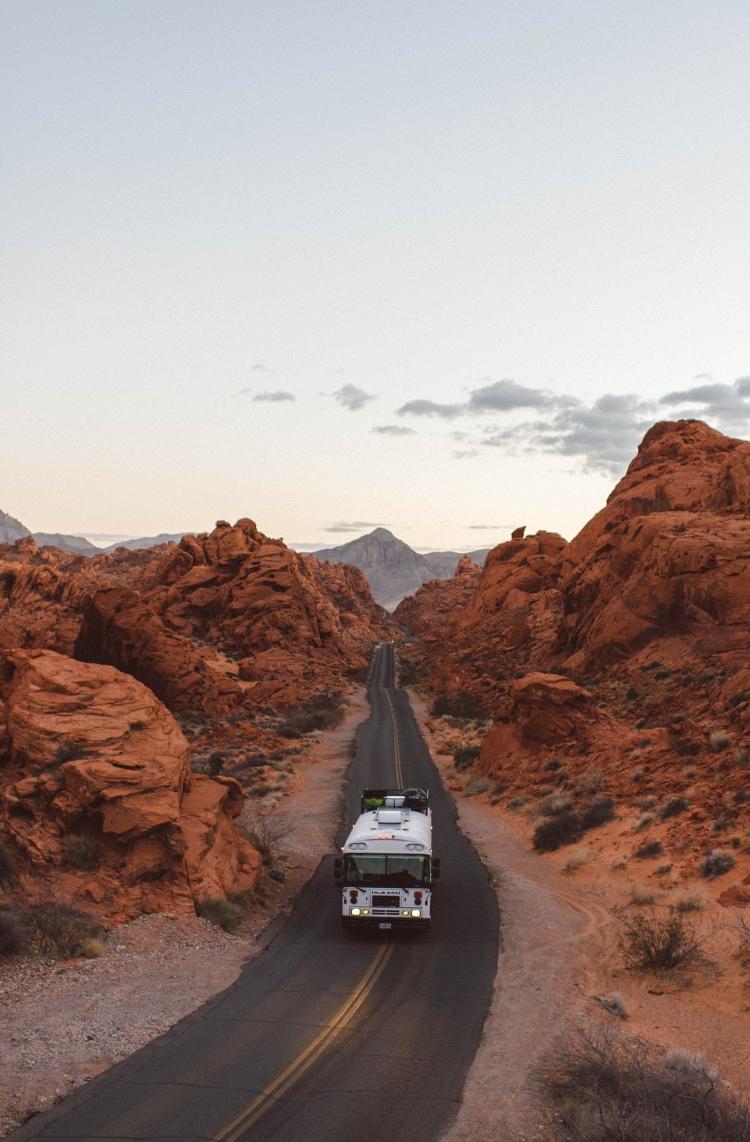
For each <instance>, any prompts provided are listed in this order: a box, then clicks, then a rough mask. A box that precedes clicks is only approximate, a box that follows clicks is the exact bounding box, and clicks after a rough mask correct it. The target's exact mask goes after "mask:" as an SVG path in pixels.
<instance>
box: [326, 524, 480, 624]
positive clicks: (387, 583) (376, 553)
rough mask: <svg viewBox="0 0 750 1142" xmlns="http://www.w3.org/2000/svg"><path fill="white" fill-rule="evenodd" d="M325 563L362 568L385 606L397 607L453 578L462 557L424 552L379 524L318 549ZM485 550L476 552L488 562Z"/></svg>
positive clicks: (478, 558)
mask: <svg viewBox="0 0 750 1142" xmlns="http://www.w3.org/2000/svg"><path fill="white" fill-rule="evenodd" d="M313 554H314V555H316V556H317V557H318V559H320V560H322V561H323V562H324V563H346V564H349V565H350V566H352V567H359V569H360V571H361V572H362V573H363V575H364V576H365V578H366V579H367V582H368V583H369V584H370V589H371V590H372V594H373V597H374V599H375V601H376V602H378V603H380V605H381V607H385V608H386V610H389V611H390V610H394V609H395V608H396V607H397V606H398V604H399V603H400V602H401V600H402V599H404V598H406V596H407V595H413V594H414V592H415V591H417V590H419V588H420V587H421V586H422V584H423V583H428V582H429V581H430V580H431V579H450V578H451V576H452V575H453V572H454V571H455V569H456V566H457V564H458V561H459V559H460V558H461V556H460V555H459V554H458V552H456V551H437V552H429V553H427V554H426V555H422V554H420V553H419V552H418V551H415V550H414V548H413V547H410V546H409V544H408V543H406V542H405V541H404V540H403V539H399V537H398V536H397V535H394V534H393V532H392V531H389V530H388V528H387V527H376V528H374V529H373V530H372V531H368V532H367V534H366V535H359V536H357V537H356V538H355V539H350V540H349V541H348V542H347V543H342V544H341V545H340V546H338V547H327V548H323V549H321V550H319V551H314V552H313ZM485 554H486V552H485V551H482V552H472V553H471V558H472V559H473V560H474V562H476V563H481V562H483V561H484V558H483V557H484V555H485Z"/></svg>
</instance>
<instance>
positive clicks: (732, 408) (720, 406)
mask: <svg viewBox="0 0 750 1142" xmlns="http://www.w3.org/2000/svg"><path fill="white" fill-rule="evenodd" d="M694 379H695V378H694ZM659 403H660V404H665V405H669V406H675V405H677V406H679V405H684V404H690V405H700V406H701V407H700V408H697V409H696V408H693V409H691V410H690V412H689V415H690V416H698V417H700V418H701V419H705V418H706V417H708V418H709V419H713V420H716V421H718V422H719V424H720V425H724V427H726V428H728V429H737V428H742V427H744V426H745V425H746V423H747V421H748V419H749V418H750V377H738V378H737V380H736V381H735V382H734V384H732V385H725V384H718V383H711V384H702V385H694V386H693V387H692V388H689V389H676V390H675V391H674V392H671V393H667V394H666V395H665V396H663V397H662V398H661V400H660V402H659Z"/></svg>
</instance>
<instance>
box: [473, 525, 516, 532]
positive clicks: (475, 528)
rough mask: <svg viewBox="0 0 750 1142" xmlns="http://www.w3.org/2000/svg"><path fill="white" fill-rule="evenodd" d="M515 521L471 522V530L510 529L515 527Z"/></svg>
mask: <svg viewBox="0 0 750 1142" xmlns="http://www.w3.org/2000/svg"><path fill="white" fill-rule="evenodd" d="M515 526H516V525H515V524H514V523H470V524H469V525H468V527H469V531H508V530H509V529H512V528H514V527H515Z"/></svg>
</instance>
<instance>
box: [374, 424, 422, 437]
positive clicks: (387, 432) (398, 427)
mask: <svg viewBox="0 0 750 1142" xmlns="http://www.w3.org/2000/svg"><path fill="white" fill-rule="evenodd" d="M370 432H377V433H378V435H379V436H416V435H417V434H416V432H415V431H414V429H413V428H407V427H406V425H405V424H377V425H376V426H375V428H371V429H370Z"/></svg>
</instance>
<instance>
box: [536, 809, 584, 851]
mask: <svg viewBox="0 0 750 1142" xmlns="http://www.w3.org/2000/svg"><path fill="white" fill-rule="evenodd" d="M582 836H583V826H582V824H581V818H580V817H579V815H578V814H577V813H575V812H573V810H572V809H565V810H563V812H562V813H558V814H557V815H556V816H554V817H546V818H545V820H543V821H542V822H541V824H539V825H537V827H536V829H535V830H534V837H533V840H532V844H533V846H534V849H535V850H536V852H538V853H551V852H554V851H555V850H556V849H559V848H562V846H563V845H573V844H575V843H576V841H580V839H581V837H582Z"/></svg>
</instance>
